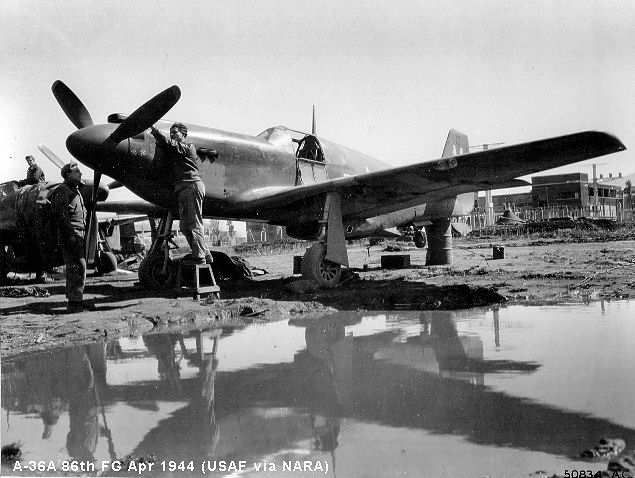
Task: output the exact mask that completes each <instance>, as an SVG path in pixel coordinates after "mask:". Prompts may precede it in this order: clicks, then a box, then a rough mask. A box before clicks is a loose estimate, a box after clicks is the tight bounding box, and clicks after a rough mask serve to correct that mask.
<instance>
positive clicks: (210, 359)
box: [197, 329, 222, 457]
mask: <svg viewBox="0 0 635 478" xmlns="http://www.w3.org/2000/svg"><path fill="white" fill-rule="evenodd" d="M221 333H222V330H221V329H216V330H213V331H212V335H211V338H212V340H213V341H214V344H213V346H212V353H211V354H204V353H203V350H202V341H201V340H197V346H198V345H199V344H201V346H200V347H201V349H200V351H199V355H200V356H201V357H203V361H202V364H201V371H202V372H203V375H202V386H201V399H202V406H203V409H204V416H205V422H204V423H205V426H206V428H207V433H205V434H204V436H205V437H206V444H207V446H206V449H207V450H208V456H210V457H211V456H214V454H215V452H216V448H217V447H218V442H219V441H220V428H219V427H218V424H217V423H216V411H215V401H214V393H215V383H216V369H217V368H218V359H217V358H216V353H217V349H218V340H219V337H220V335H221ZM199 334H200V332H199Z"/></svg>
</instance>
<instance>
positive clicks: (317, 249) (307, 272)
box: [302, 242, 342, 288]
mask: <svg viewBox="0 0 635 478" xmlns="http://www.w3.org/2000/svg"><path fill="white" fill-rule="evenodd" d="M324 256H326V244H324V243H323V242H318V243H317V244H314V245H313V246H311V247H309V248H308V249H307V250H306V252H305V253H304V257H303V258H302V277H304V278H305V279H309V280H312V281H314V282H316V283H317V284H318V285H319V286H320V287H327V288H331V287H335V286H336V285H337V284H339V282H340V277H341V275H342V266H341V265H340V264H336V263H335V262H331V261H327V260H326V259H324Z"/></svg>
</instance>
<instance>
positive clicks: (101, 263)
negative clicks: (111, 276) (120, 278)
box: [95, 251, 117, 274]
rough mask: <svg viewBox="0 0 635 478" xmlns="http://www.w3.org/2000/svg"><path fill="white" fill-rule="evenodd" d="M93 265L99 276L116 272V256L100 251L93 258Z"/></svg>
mask: <svg viewBox="0 0 635 478" xmlns="http://www.w3.org/2000/svg"><path fill="white" fill-rule="evenodd" d="M95 265H96V267H97V272H99V273H100V274H108V273H109V272H113V271H116V270H117V256H115V255H114V254H113V253H112V252H108V251H100V252H98V253H97V256H96V257H95Z"/></svg>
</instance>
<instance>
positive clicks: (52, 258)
mask: <svg viewBox="0 0 635 478" xmlns="http://www.w3.org/2000/svg"><path fill="white" fill-rule="evenodd" d="M38 148H39V149H40V151H42V153H43V154H44V155H45V156H46V157H47V158H48V159H49V160H50V161H51V162H52V163H54V164H55V165H56V166H57V167H59V168H60V169H61V168H62V167H63V166H64V164H65V162H64V161H63V160H61V159H60V158H59V157H58V156H57V155H56V154H55V153H53V151H51V150H50V149H49V148H47V147H46V146H44V145H38ZM59 184H60V183H59V182H54V181H49V182H46V183H37V184H28V185H21V181H17V180H15V181H7V182H4V183H1V184H0V283H4V282H5V281H6V280H7V274H8V273H9V272H22V273H27V272H28V273H31V272H35V273H36V275H37V273H41V272H43V271H44V270H47V269H50V268H53V267H57V266H60V265H62V264H63V263H64V261H63V258H62V254H61V251H60V250H59V247H58V244H57V239H56V232H55V226H54V224H53V219H52V215H51V212H52V210H51V205H50V198H51V195H52V193H53V192H54V191H55V189H56V188H57V187H58V186H59ZM116 187H118V184H116V183H110V184H109V185H106V184H104V183H99V186H98V188H97V199H99V200H100V201H104V200H106V199H107V197H108V194H109V190H110V189H114V188H116ZM80 193H81V194H82V197H83V198H84V203H88V202H89V201H91V200H92V197H93V194H94V187H93V184H92V181H90V180H86V181H85V184H83V185H82V186H80ZM146 219H147V216H145V215H144V216H135V217H117V218H111V219H108V220H101V221H97V220H96V218H95V219H94V220H93V221H92V224H93V227H94V229H95V230H94V231H93V233H92V234H90V235H89V237H90V238H91V241H87V243H86V255H87V262H88V264H89V265H90V266H91V267H93V268H94V269H95V270H96V271H97V272H98V273H108V272H112V271H114V270H115V269H116V268H117V265H118V259H121V260H122V261H126V262H130V260H131V259H136V258H137V257H138V252H139V248H140V246H139V245H136V246H135V245H134V244H132V245H130V244H126V246H127V248H124V247H123V245H122V248H121V250H120V251H119V252H121V254H120V255H119V257H118V256H117V255H115V253H114V251H113V249H112V247H111V246H110V245H109V243H108V240H107V239H106V238H107V237H109V236H111V235H112V233H113V232H114V229H115V228H116V227H121V226H123V225H124V224H130V223H133V222H137V221H142V220H146ZM130 239H131V240H132V238H130ZM124 249H126V250H124ZM126 255H129V256H135V257H125V256H126Z"/></svg>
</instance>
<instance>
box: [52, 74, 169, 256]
mask: <svg viewBox="0 0 635 478" xmlns="http://www.w3.org/2000/svg"><path fill="white" fill-rule="evenodd" d="M51 89H52V90H53V95H54V96H55V99H56V100H57V102H58V103H59V105H60V106H61V108H62V110H63V111H64V113H65V114H66V116H67V117H68V119H69V120H70V121H71V122H72V123H73V124H74V125H75V126H76V127H77V128H78V129H82V128H86V127H89V126H93V119H92V118H91V116H90V113H89V112H88V110H87V109H86V107H85V106H84V104H83V103H82V102H81V100H80V99H79V98H78V97H77V95H75V93H73V91H72V90H71V89H70V88H69V87H68V86H66V85H65V84H64V83H63V82H62V81H60V80H57V81H55V82H54V83H53V86H52V88H51ZM180 98H181V90H180V89H179V87H178V86H176V85H174V86H171V87H169V88H167V89H165V90H164V91H162V92H161V93H159V94H158V95H156V96H155V97H153V98H151V99H150V100H148V101H147V102H145V103H144V104H143V105H141V106H140V107H139V108H137V109H136V110H135V111H134V112H133V113H132V114H131V115H129V116H128V117H127V118H126V119H125V120H124V121H123V122H122V123H121V124H120V125H119V126H118V127H117V129H116V130H115V131H114V132H113V133H112V134H111V135H110V137H109V138H108V139H107V140H106V142H107V143H110V144H105V145H104V146H105V147H109V148H112V151H113V154H114V151H115V147H116V145H117V144H119V143H120V142H121V141H123V140H125V139H127V138H130V137H132V136H135V135H137V134H139V133H141V132H143V131H145V130H146V129H148V128H149V127H150V126H152V125H153V124H155V123H156V122H157V121H159V120H160V119H161V118H162V117H163V116H164V115H165V114H166V113H167V112H168V111H169V110H170V109H171V108H172V107H173V106H174V105H175V104H176V103H177V102H178V101H179V99H180ZM40 150H41V151H42V152H43V153H44V151H43V150H42V149H41V148H40ZM44 154H46V153H44ZM47 157H49V156H48V155H47ZM49 158H50V157H49ZM93 179H94V181H93V194H92V201H91V203H90V204H88V208H87V209H88V211H87V212H88V224H87V229H88V231H89V233H88V234H87V237H86V241H85V246H86V247H85V250H86V258H87V260H88V259H89V258H94V254H95V252H96V249H97V227H96V225H97V214H96V212H95V202H96V200H97V188H98V187H99V180H100V179H101V172H100V171H97V170H95V172H94V178H93ZM111 185H112V188H113V189H114V188H116V187H119V186H121V183H119V182H117V181H114V182H113V183H111Z"/></svg>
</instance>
